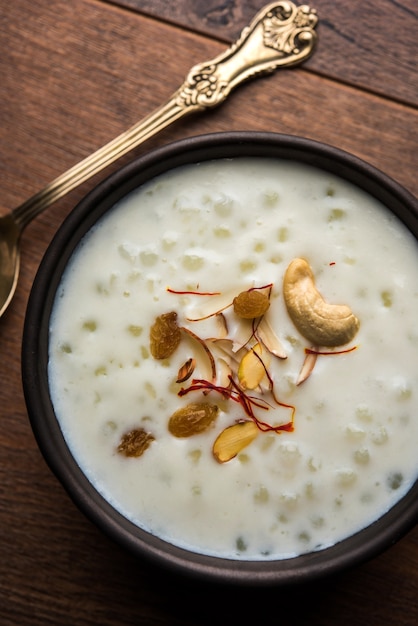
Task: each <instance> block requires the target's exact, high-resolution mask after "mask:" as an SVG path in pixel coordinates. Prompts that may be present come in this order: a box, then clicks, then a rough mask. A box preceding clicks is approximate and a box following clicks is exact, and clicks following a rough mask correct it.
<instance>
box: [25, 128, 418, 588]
mask: <svg viewBox="0 0 418 626" xmlns="http://www.w3.org/2000/svg"><path fill="white" fill-rule="evenodd" d="M242 156H243V157H248V156H255V157H261V158H266V157H267V158H268V157H273V158H279V159H286V160H295V161H298V162H303V163H307V164H309V165H313V166H315V167H318V168H319V169H323V170H326V171H328V172H332V173H334V174H337V175H338V176H340V177H341V178H343V179H345V180H349V181H350V182H352V183H354V184H355V185H357V186H358V187H360V188H362V189H364V190H365V191H367V192H368V193H369V194H371V195H372V196H374V197H375V198H377V199H378V200H380V201H381V202H382V203H383V204H385V205H386V206H387V207H388V208H390V209H391V210H392V211H393V213H394V214H395V215H396V216H397V217H398V218H399V219H400V220H401V221H402V222H403V223H404V224H405V225H406V226H407V228H408V229H409V230H410V231H411V232H412V234H413V235H414V236H415V237H416V238H417V239H418V201H417V199H416V198H414V196H413V195H412V194H410V192H409V191H407V190H406V189H405V188H403V187H402V186H401V185H400V184H399V183H397V182H396V181H394V180H393V179H392V178H390V177H389V176H387V175H386V174H384V173H383V172H381V171H380V170H378V169H377V168H375V167H373V166H372V165H370V164H368V163H366V162H365V161H363V160H361V159H359V158H358V157H356V156H354V155H352V154H350V153H348V152H345V151H343V150H341V149H339V148H336V147H334V146H330V145H328V144H324V143H321V142H317V141H314V140H311V139H306V138H301V137H297V136H293V135H283V134H278V133H271V132H268V133H265V132H257V131H234V132H219V133H211V134H207V135H197V136H194V137H189V138H186V139H181V140H178V141H175V142H173V143H170V144H167V145H165V146H162V147H160V148H157V149H154V150H152V151H150V152H148V153H146V154H144V155H143V156H140V157H139V158H136V159H135V160H133V161H132V162H130V163H129V164H127V165H125V166H124V167H122V168H120V169H118V170H117V171H116V172H114V173H113V174H111V175H110V176H108V177H107V178H106V179H105V180H103V181H102V182H100V183H99V184H98V185H97V186H96V187H95V188H94V189H93V190H92V191H90V193H88V194H87V195H86V196H85V197H84V198H83V199H82V200H81V201H80V202H79V203H78V204H77V206H76V207H75V208H74V209H73V210H72V211H71V212H70V214H69V215H68V216H67V218H66V219H65V220H64V222H63V223H62V225H61V226H60V228H59V229H58V231H57V233H56V235H55V236H54V237H53V239H52V241H51V243H50V244H49V246H48V248H47V250H46V252H45V255H44V257H43V259H42V261H41V264H40V266H39V269H38V272H37V274H36V277H35V280H34V283H33V286H32V290H31V293H30V296H29V300H28V305H27V311H26V316H25V322H24V330H23V340H22V383H23V391H24V397H25V401H26V407H27V412H28V416H29V421H30V424H31V427H32V430H33V433H34V436H35V439H36V441H37V444H38V446H39V448H40V451H41V452H42V455H43V456H44V459H45V461H46V462H47V464H48V466H49V467H50V469H51V471H52V472H53V473H54V474H55V476H56V478H57V479H58V480H59V482H60V483H61V484H62V486H63V487H64V489H65V490H66V491H67V493H68V494H69V496H70V497H71V499H72V500H73V502H74V503H75V505H76V506H77V507H78V508H79V509H80V510H81V511H82V512H83V513H84V514H85V515H86V517H87V518H89V519H90V520H91V521H92V522H93V523H94V524H95V525H97V526H98V527H99V528H100V529H101V530H102V531H103V532H104V533H105V534H107V535H108V536H109V537H110V538H112V539H113V540H115V541H116V542H117V543H118V544H120V545H121V546H123V547H124V548H126V549H127V550H128V551H130V552H131V553H133V554H135V555H136V556H138V557H141V558H145V559H146V560H148V561H151V562H152V563H154V564H157V565H158V566H164V567H165V568H166V569H167V570H172V571H174V572H176V573H181V574H185V575H189V576H193V577H194V578H195V579H199V580H205V581H207V582H221V583H228V584H239V585H252V586H259V585H263V586H265V585H276V586H277V585H288V584H295V583H302V582H303V583H306V582H309V581H312V580H314V579H317V578H318V577H323V576H329V575H331V574H333V573H336V572H339V571H342V570H345V569H347V568H351V567H353V566H355V565H359V564H360V563H362V562H364V561H366V560H369V559H371V558H372V557H374V556H376V555H377V554H379V553H381V552H383V551H384V550H385V549H387V548H388V547H389V546H391V545H393V544H394V543H395V542H396V541H398V540H399V539H400V538H401V537H403V536H404V535H405V534H406V533H407V532H409V531H410V530H411V529H412V528H413V527H414V526H415V525H416V524H417V523H418V481H416V482H415V484H414V485H413V486H412V488H411V489H410V490H409V491H408V493H407V494H405V496H404V497H403V498H402V499H401V500H400V501H398V503H397V504H395V505H394V506H393V507H392V508H391V509H390V510H389V511H388V512H387V513H385V514H384V515H383V516H382V517H380V518H379V519H378V520H376V521H375V522H374V523H372V524H371V525H370V526H368V527H367V528H365V529H363V530H361V531H359V532H358V533H355V534H354V535H352V536H351V537H350V538H348V539H345V540H342V541H340V542H338V543H337V544H335V545H333V546H331V547H329V548H325V549H323V550H320V551H317V552H311V553H308V554H302V555H300V556H296V557H292V558H289V559H279V560H272V561H270V560H249V561H247V560H241V559H240V560H235V559H227V558H219V557H215V556H207V555H203V554H198V553H194V552H191V551H189V550H187V549H183V548H181V547H177V546H175V545H172V544H170V543H168V542H166V541H164V540H163V539H160V538H159V537H156V536H154V535H152V534H150V533H148V532H147V531H145V530H142V529H141V528H139V527H138V526H136V525H135V524H133V523H132V522H130V521H129V520H127V519H126V518H125V517H124V516H123V515H122V514H120V513H119V512H118V511H116V510H115V509H114V508H113V507H112V506H111V504H109V503H108V502H107V501H106V500H105V499H104V498H103V496H101V495H100V494H99V493H98V492H97V491H96V489H95V488H94V487H93V486H92V485H91V483H90V482H89V480H88V479H87V478H86V476H85V475H84V474H83V472H82V470H81V469H80V468H79V466H78V464H77V462H76V461H75V459H74V458H73V456H72V454H71V452H70V450H69V449H68V448H67V445H66V443H65V439H64V437H63V434H62V432H61V429H60V427H59V423H58V420H57V419H56V417H55V413H54V410H53V407H52V403H51V400H50V397H49V391H48V377H47V365H48V328H49V317H50V314H51V310H52V306H53V302H54V298H55V293H56V289H57V287H58V284H59V281H60V278H61V275H62V272H63V271H64V269H65V267H66V265H67V262H68V259H69V258H70V256H71V254H72V253H73V251H74V249H75V248H76V246H77V244H78V242H79V240H80V239H81V238H82V236H83V235H84V234H85V233H86V232H87V231H88V230H89V229H90V228H91V226H93V224H94V223H95V222H96V221H97V220H98V219H100V217H101V216H102V215H104V214H105V213H106V211H108V210H109V209H110V208H111V207H112V206H113V205H114V204H115V202H117V201H118V200H119V199H120V198H122V197H123V196H125V195H126V194H127V193H129V192H130V191H132V190H133V189H135V188H137V187H138V186H140V185H142V184H143V183H145V182H147V181H148V180H150V179H151V178H154V177H155V176H158V175H159V174H162V173H164V172H166V171H168V170H171V169H174V168H177V167H180V166H183V165H187V164H192V163H195V162H199V161H200V162H202V161H209V160H213V159H225V158H234V157H242ZM347 542H350V552H349V553H347V552H346V551H345V547H346V546H347Z"/></svg>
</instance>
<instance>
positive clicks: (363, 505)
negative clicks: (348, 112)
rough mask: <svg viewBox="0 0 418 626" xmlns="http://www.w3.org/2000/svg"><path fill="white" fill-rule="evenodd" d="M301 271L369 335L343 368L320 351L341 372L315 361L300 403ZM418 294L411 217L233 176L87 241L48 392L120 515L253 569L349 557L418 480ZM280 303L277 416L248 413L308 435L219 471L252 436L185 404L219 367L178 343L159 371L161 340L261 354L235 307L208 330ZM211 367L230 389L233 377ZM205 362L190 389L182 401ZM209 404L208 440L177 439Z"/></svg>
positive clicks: (296, 173) (219, 166)
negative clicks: (165, 331) (187, 370)
mask: <svg viewBox="0 0 418 626" xmlns="http://www.w3.org/2000/svg"><path fill="white" fill-rule="evenodd" d="M295 258H303V259H306V260H307V261H308V263H309V264H310V267H311V268H312V271H313V274H314V276H315V281H316V286H317V288H318V290H319V291H320V292H321V294H322V295H323V297H324V299H325V300H326V301H327V302H329V303H338V304H346V305H348V306H349V307H350V308H351V310H352V311H353V313H354V314H355V316H356V318H357V319H358V320H359V322H360V326H359V329H358V331H357V332H356V334H355V336H354V338H353V339H352V340H351V341H350V342H349V343H347V344H346V345H343V346H342V347H341V348H340V349H338V348H329V349H326V350H324V349H322V348H321V347H317V348H316V349H317V350H319V351H321V352H333V351H337V352H341V353H338V354H331V355H330V354H326V355H320V356H318V357H317V360H316V363H315V366H314V368H313V370H312V372H311V373H310V376H309V377H308V378H307V379H306V380H305V381H304V382H303V383H302V384H297V381H298V377H299V374H300V371H301V367H302V364H303V362H304V359H305V348H308V347H311V344H310V343H309V341H308V340H306V339H305V338H304V337H303V336H302V335H301V334H300V333H299V331H298V330H297V328H296V327H295V325H294V323H293V322H292V320H291V319H290V317H289V314H288V312H287V309H286V306H285V303H284V298H283V277H284V275H285V272H286V268H287V267H288V265H289V263H290V262H291V261H292V260H293V259H295ZM417 275H418V246H417V242H416V240H415V239H414V238H413V236H412V235H411V234H410V233H409V231H408V230H407V229H406V228H405V227H404V226H403V225H402V224H401V223H400V222H399V221H398V220H397V218H396V217H394V215H393V214H392V213H391V212H390V211H388V210H387V209H386V208H385V207H383V206H382V205H380V204H379V203H378V202H377V201H376V200H375V199H373V198H372V197H371V196H369V195H368V194H366V193H364V192H363V191H361V190H359V189H357V188H356V187H354V186H352V185H351V184H349V183H348V182H346V181H344V180H342V179H339V178H338V177H335V176H333V175H331V174H328V173H325V172H322V171H320V170H317V169H315V168H312V167H309V166H305V165H301V164H298V163H294V162H288V161H280V160H277V161H276V160H266V159H261V158H260V159H257V158H251V159H246V158H243V159H235V160H219V161H214V162H207V163H201V164H198V165H191V166H186V167H183V168H179V169H177V170H174V171H172V172H170V173H168V174H165V175H163V176H161V177H159V178H157V179H155V180H153V181H151V182H150V183H147V184H146V185H144V186H143V187H141V188H140V189H139V190H137V191H135V192H133V193H131V194H130V195H129V196H127V197H126V198H125V199H124V200H122V201H121V202H120V203H119V204H118V205H116V206H115V207H114V208H113V209H112V210H111V211H110V212H109V213H108V214H107V215H106V216H105V217H104V218H103V219H101V220H100V222H99V223H98V224H97V225H96V226H95V227H94V228H93V229H92V230H91V231H90V232H89V233H88V234H87V235H86V237H85V238H84V239H83V241H82V242H81V244H80V245H79V247H78V248H77V250H76V252H75V254H74V255H73V257H72V259H71V261H70V264H69V266H68V268H67V270H66V272H65V274H64V276H63V279H62V283H61V285H60V287H59V289H58V292H57V296H56V301H55V305H54V310H53V315H52V318H51V328H50V349H49V381H50V389H51V396H52V400H53V405H54V408H55V412H56V415H57V418H58V420H59V423H60V425H61V428H62V431H63V434H64V436H65V439H66V441H67V443H68V445H69V447H70V449H71V451H72V454H73V455H74V457H75V459H76V461H77V462H78V464H79V465H80V467H81V468H82V470H83V471H84V472H85V474H86V476H87V477H88V478H89V480H90V481H91V482H92V483H93V485H94V486H95V487H96V489H97V490H98V491H99V492H100V493H101V494H102V495H103V496H104V497H105V498H106V499H107V500H108V501H109V502H110V503H111V504H112V505H113V506H114V507H115V508H116V509H118V510H119V511H120V512H121V513H122V514H123V515H125V516H126V517H127V518H128V519H130V520H132V521H133V522H134V523H136V524H137V525H138V526H140V527H142V528H144V529H146V530H149V531H150V532H151V533H153V534H155V535H157V536H159V537H161V538H163V539H166V540H167V541H169V542H171V543H173V544H175V545H178V546H181V547H185V548H187V549H190V550H193V551H197V552H201V553H204V554H209V555H217V556H221V557H228V558H232V559H249V560H254V559H280V558H288V557H293V556H296V555H298V554H301V553H306V552H309V551H313V550H319V549H323V548H325V547H327V546H330V545H333V544H334V543H336V542H338V541H340V540H341V539H343V538H345V537H347V536H349V535H351V534H353V533H355V532H356V531H358V530H360V529H361V528H363V527H365V526H367V525H369V524H370V523H371V522H373V521H374V520H376V519H378V518H379V517H380V516H381V515H382V514H384V513H385V512H386V511H387V510H388V509H389V508H390V507H391V506H392V505H393V504H394V503H395V502H397V501H398V500H399V499H400V498H401V497H402V496H403V495H404V494H405V493H406V492H407V491H408V489H409V488H410V487H411V486H412V484H413V483H414V481H415V480H416V478H417V475H418V459H417V453H416V449H417V441H418V396H417V390H418V329H417V326H416V318H417V312H418V281H417ZM266 285H271V287H269V288H268V291H269V308H268V311H267V312H266V314H265V316H264V317H265V319H266V320H268V321H269V324H270V325H271V327H272V328H273V331H274V333H275V335H276V336H277V337H278V338H279V340H280V342H281V345H282V347H283V349H284V352H285V355H286V358H278V357H276V356H274V355H269V359H268V367H267V370H268V376H269V379H270V383H271V381H273V383H274V397H272V394H271V393H270V392H269V391H268V389H266V388H265V386H264V388H263V389H262V391H263V393H261V392H260V390H259V389H258V388H256V389H255V390H246V391H245V394H246V397H250V396H251V397H256V398H258V400H257V402H258V404H257V405H254V404H252V405H251V406H252V410H253V411H254V414H255V415H256V416H257V418H258V419H260V420H263V421H264V422H265V423H267V424H268V425H270V426H277V425H281V424H287V423H289V421H291V418H292V417H293V430H292V431H286V430H284V431H278V432H275V431H274V430H267V432H262V431H261V430H260V432H259V434H258V436H257V437H256V438H255V439H254V440H253V441H252V442H251V443H250V444H249V445H248V446H247V447H245V448H243V449H242V450H240V451H239V452H238V453H237V455H236V456H235V457H234V458H232V459H231V460H229V461H227V462H224V463H220V462H218V461H217V460H216V458H215V457H214V454H213V446H214V442H215V440H216V439H217V437H218V435H219V434H220V433H221V432H222V431H223V430H224V429H225V428H227V427H228V426H230V425H233V424H234V423H235V422H236V421H237V420H242V419H245V420H248V421H252V419H253V418H252V417H251V416H250V415H249V414H248V412H247V413H246V412H245V410H244V408H243V403H242V402H236V401H234V399H233V398H232V397H229V398H228V397H227V396H225V395H222V394H221V393H220V392H219V390H217V389H212V390H211V391H210V392H209V393H204V392H202V391H201V390H193V391H189V392H187V393H186V394H185V395H179V391H180V390H181V389H187V388H188V387H190V385H192V384H193V383H192V381H193V380H195V379H198V380H204V381H211V375H212V372H211V367H210V361H209V359H208V358H207V354H206V353H205V351H204V349H203V348H202V346H201V345H200V344H199V342H197V341H195V340H194V339H193V338H192V337H191V336H190V335H189V334H187V332H185V331H181V334H182V338H181V341H180V344H179V346H178V347H177V348H176V350H175V351H174V352H173V353H172V355H171V356H169V357H168V358H165V359H156V358H153V356H152V354H151V352H150V328H151V326H152V324H153V323H154V321H155V319H156V318H157V317H158V316H160V315H162V314H165V313H168V312H173V311H174V312H176V313H177V322H178V325H179V326H180V327H185V328H186V329H189V330H190V331H192V332H193V333H194V334H196V335H198V336H199V337H200V338H201V339H204V340H205V341H206V345H207V346H211V347H212V345H213V344H211V342H210V341H208V340H209V339H211V338H215V337H224V335H225V332H227V337H229V338H232V339H233V340H234V342H235V343H234V347H235V349H238V348H239V347H240V346H242V345H243V344H245V343H246V342H247V340H248V339H250V344H251V341H253V340H254V337H251V335H252V323H251V321H244V322H243V321H242V320H240V319H237V316H236V315H235V314H234V310H233V307H231V306H229V307H227V308H225V309H224V310H223V319H221V320H220V317H219V316H210V317H207V316H208V315H209V314H210V313H214V312H216V311H218V310H220V309H221V308H223V307H224V306H226V305H227V304H229V303H231V302H232V300H233V298H234V297H235V296H237V295H238V294H239V293H240V292H243V291H246V290H248V289H251V288H254V287H255V288H257V289H258V288H260V287H265V286H266ZM185 292H186V293H185ZM187 292H190V293H187ZM202 293H207V294H212V295H201V294H202ZM214 294H220V295H214ZM202 317H205V318H206V317H207V319H204V320H202V319H200V318H202ZM196 319H198V320H200V321H191V320H196ZM223 321H225V322H226V324H224V323H223ZM225 328H226V330H225ZM250 344H248V345H250ZM351 348H355V349H353V350H352V351H351ZM214 350H215V348H214ZM215 352H216V354H215V356H214V359H215V361H216V368H217V369H216V374H217V380H216V381H215V383H214V384H215V385H217V386H218V388H219V387H220V386H221V382H220V377H221V373H222V372H223V373H224V371H225V368H226V369H227V364H228V363H229V364H231V359H230V355H228V354H226V355H224V357H225V358H224V359H221V358H220V356H219V353H218V352H217V348H216V350H215ZM282 356H284V355H282ZM190 358H194V359H195V362H196V367H195V369H194V371H193V373H192V375H191V377H190V378H188V379H187V380H185V381H184V382H181V383H177V382H176V379H177V378H178V371H179V369H180V368H181V366H182V365H183V364H185V363H186V362H187V361H188V359H190ZM236 370H237V368H236V367H235V366H234V364H232V372H233V376H234V377H235V380H236V374H237V371H236ZM227 371H229V370H228V369H227ZM264 382H265V381H264ZM223 384H224V383H222V385H223ZM267 387H268V385H267ZM204 391H205V392H207V391H208V390H207V389H204ZM241 399H242V397H241ZM260 399H261V400H260ZM277 400H278V401H279V402H280V403H283V405H286V406H282V405H279V404H278V403H277ZM196 402H205V403H212V404H213V405H216V406H217V407H218V409H219V411H218V414H217V416H216V418H215V419H214V421H213V423H212V425H211V426H210V427H209V428H208V429H207V430H205V431H204V432H202V433H200V434H195V435H192V436H190V437H177V436H175V435H173V434H172V433H171V432H170V430H169V428H168V424H169V419H170V417H171V416H172V415H173V413H175V412H176V411H177V410H178V409H181V408H182V407H185V406H187V405H188V404H190V403H196ZM264 402H266V403H267V404H265V403H264ZM292 407H293V408H294V409H292ZM136 429H142V430H143V432H146V433H147V434H148V435H149V436H150V440H149V446H148V447H147V449H145V450H144V451H143V454H141V455H140V456H138V457H133V458H131V457H127V456H125V455H124V454H122V453H121V452H120V451H118V447H119V446H120V443H121V441H123V437H124V435H126V434H127V433H129V432H132V431H135V430H136ZM142 430H141V432H142Z"/></svg>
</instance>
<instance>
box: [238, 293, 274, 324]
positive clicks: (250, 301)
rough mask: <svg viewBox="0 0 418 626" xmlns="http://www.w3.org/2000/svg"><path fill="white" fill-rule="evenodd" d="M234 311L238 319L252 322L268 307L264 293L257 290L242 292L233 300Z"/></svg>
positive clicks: (268, 303)
mask: <svg viewBox="0 0 418 626" xmlns="http://www.w3.org/2000/svg"><path fill="white" fill-rule="evenodd" d="M233 305H234V311H235V313H236V315H238V317H242V318H243V319H246V320H252V319H254V318H255V317H261V316H262V315H264V313H265V312H266V311H267V309H268V308H269V306H270V301H269V299H268V297H267V296H266V294H265V293H263V292H262V291H257V290H254V289H253V290H250V291H242V292H241V293H240V294H238V296H236V297H235V298H234V300H233Z"/></svg>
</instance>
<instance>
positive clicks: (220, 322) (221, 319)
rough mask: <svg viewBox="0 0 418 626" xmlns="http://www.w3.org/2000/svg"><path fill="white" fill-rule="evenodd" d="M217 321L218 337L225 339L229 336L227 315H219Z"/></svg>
mask: <svg viewBox="0 0 418 626" xmlns="http://www.w3.org/2000/svg"><path fill="white" fill-rule="evenodd" d="M215 320H216V325H217V330H218V332H217V335H218V337H219V338H222V339H224V338H225V337H227V336H228V324H227V322H226V318H225V315H224V314H223V313H217V315H216V317H215Z"/></svg>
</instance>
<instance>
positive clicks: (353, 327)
mask: <svg viewBox="0 0 418 626" xmlns="http://www.w3.org/2000/svg"><path fill="white" fill-rule="evenodd" d="M283 295H284V300H285V303H286V307H287V310H288V313H289V316H290V318H291V319H292V321H293V323H294V325H295V326H296V328H297V329H298V330H299V332H300V333H301V334H302V335H303V336H304V337H305V338H306V339H308V340H309V341H311V342H312V343H313V344H315V345H318V346H327V347H335V346H341V345H344V344H346V343H348V342H349V341H351V340H352V339H353V337H354V335H355V334H356V332H357V331H358V329H359V326H360V323H359V320H358V319H357V317H356V316H355V315H354V314H353V313H352V311H351V309H350V308H349V307H348V306H346V305H344V304H343V305H340V304H328V303H327V302H325V300H324V298H323V297H322V295H321V294H320V293H319V291H318V290H317V288H316V286H315V278H314V275H313V272H312V269H311V268H310V266H309V264H308V263H307V261H305V260H304V259H294V260H293V261H292V262H291V263H290V265H289V267H288V268H287V270H286V272H285V275H284V279H283Z"/></svg>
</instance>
